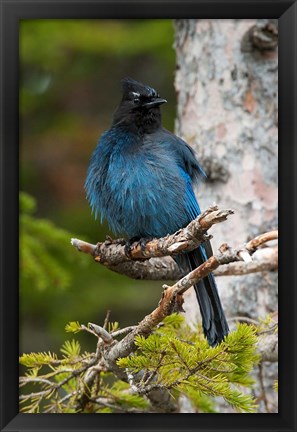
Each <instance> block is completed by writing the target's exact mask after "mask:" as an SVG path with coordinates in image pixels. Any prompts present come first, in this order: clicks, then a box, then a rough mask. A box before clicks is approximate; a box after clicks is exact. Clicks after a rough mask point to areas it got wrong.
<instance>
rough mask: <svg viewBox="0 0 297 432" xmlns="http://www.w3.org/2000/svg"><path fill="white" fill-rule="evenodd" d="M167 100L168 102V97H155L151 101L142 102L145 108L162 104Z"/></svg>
mask: <svg viewBox="0 0 297 432" xmlns="http://www.w3.org/2000/svg"><path fill="white" fill-rule="evenodd" d="M166 102H167V100H166V99H162V98H154V99H152V100H150V101H149V102H145V103H144V104H142V106H143V107H145V108H152V107H155V106H159V105H162V104H163V103H166Z"/></svg>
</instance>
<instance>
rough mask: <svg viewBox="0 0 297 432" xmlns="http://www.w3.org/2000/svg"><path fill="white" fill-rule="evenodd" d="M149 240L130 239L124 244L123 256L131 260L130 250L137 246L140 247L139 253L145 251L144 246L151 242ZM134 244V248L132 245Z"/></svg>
mask: <svg viewBox="0 0 297 432" xmlns="http://www.w3.org/2000/svg"><path fill="white" fill-rule="evenodd" d="M151 240H152V239H151V238H140V237H132V238H131V239H130V240H128V241H127V242H126V243H125V255H126V256H127V257H128V258H130V259H131V258H132V250H133V249H134V248H137V246H139V247H140V250H141V252H144V251H145V249H146V245H147V243H148V242H149V241H151ZM134 243H136V244H135V245H134V246H133V244H134Z"/></svg>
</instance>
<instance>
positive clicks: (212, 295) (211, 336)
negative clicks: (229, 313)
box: [178, 242, 229, 346]
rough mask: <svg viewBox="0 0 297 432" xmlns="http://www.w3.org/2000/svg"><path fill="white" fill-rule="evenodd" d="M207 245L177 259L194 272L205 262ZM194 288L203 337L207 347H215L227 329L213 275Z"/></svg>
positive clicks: (208, 246)
mask: <svg viewBox="0 0 297 432" xmlns="http://www.w3.org/2000/svg"><path fill="white" fill-rule="evenodd" d="M205 243H206V242H205ZM207 243H208V244H205V247H204V246H203V245H204V244H203V245H201V246H200V247H199V248H198V249H195V250H193V251H191V252H188V253H186V254H184V255H182V256H179V257H178V258H179V259H180V258H182V260H183V264H186V262H185V261H187V266H188V267H189V269H190V270H194V269H195V268H196V267H198V266H199V265H201V264H202V263H203V262H205V261H206V260H207V258H208V255H210V253H208V254H207V253H206V248H207V249H210V251H211V247H210V244H209V242H207ZM194 288H195V292H196V296H197V299H198V303H199V306H200V313H201V317H202V328H203V332H204V335H205V337H206V338H207V341H208V343H209V345H210V346H215V345H217V344H219V343H220V342H221V341H222V340H223V339H224V337H225V336H227V334H228V333H229V327H228V323H227V320H226V317H225V314H224V311H223V307H222V304H221V300H220V297H219V294H218V289H217V285H216V282H215V279H214V276H213V274H212V273H210V274H209V275H208V276H207V277H206V278H204V279H202V280H201V281H199V282H198V283H197V284H196V285H194Z"/></svg>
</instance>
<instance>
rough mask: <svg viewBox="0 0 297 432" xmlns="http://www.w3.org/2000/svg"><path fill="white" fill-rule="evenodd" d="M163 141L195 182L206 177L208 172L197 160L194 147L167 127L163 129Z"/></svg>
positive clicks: (199, 181)
mask: <svg viewBox="0 0 297 432" xmlns="http://www.w3.org/2000/svg"><path fill="white" fill-rule="evenodd" d="M161 135H162V142H163V143H165V145H166V146H168V147H169V148H170V151H171V152H172V153H173V154H174V155H175V158H176V162H177V164H178V165H179V166H180V167H181V168H182V169H183V170H184V171H185V172H186V173H187V174H188V175H189V176H190V178H191V181H192V183H193V184H195V185H196V184H199V183H201V182H203V181H204V180H205V179H206V174H205V172H204V170H203V168H202V167H201V165H200V164H199V162H198V160H197V155H196V153H195V151H194V149H193V148H192V147H191V146H189V145H188V144H187V143H186V142H185V141H184V140H183V139H181V138H179V137H178V136H176V135H174V134H173V133H171V132H170V131H168V130H167V129H165V128H163V129H162V131H161Z"/></svg>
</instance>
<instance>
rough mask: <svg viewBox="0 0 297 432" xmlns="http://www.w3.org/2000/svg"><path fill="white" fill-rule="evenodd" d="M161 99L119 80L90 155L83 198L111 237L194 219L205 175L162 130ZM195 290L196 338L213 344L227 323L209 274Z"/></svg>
mask: <svg viewBox="0 0 297 432" xmlns="http://www.w3.org/2000/svg"><path fill="white" fill-rule="evenodd" d="M165 102H166V101H165V100H164V99H161V98H160V96H159V95H158V93H157V92H156V91H155V90H154V89H152V88H150V87H148V86H144V85H143V84H141V83H138V82H137V81H134V80H131V79H126V80H124V81H123V99H122V101H121V103H120V105H119V107H118V109H117V111H116V112H115V114H114V119H113V124H112V127H111V128H110V129H109V130H108V131H107V132H105V133H104V134H103V135H102V136H101V138H100V140H99V142H98V145H97V147H96V149H95V151H94V153H93V155H92V158H91V161H90V165H89V168H88V173H87V179H86V183H85V189H86V193H87V198H88V200H89V202H90V205H91V208H92V210H93V212H94V213H95V217H97V215H98V214H99V213H100V217H101V222H102V220H103V219H104V218H106V220H107V222H108V224H109V226H110V228H111V230H112V231H113V232H114V233H115V234H125V235H127V236H128V237H130V238H132V237H139V238H145V237H163V236H165V235H166V234H171V233H174V232H175V231H177V230H178V229H180V228H182V227H184V226H186V225H187V224H188V223H189V222H190V221H191V220H192V219H194V218H195V217H197V216H198V215H199V214H200V208H199V205H198V202H197V200H196V197H195V194H194V191H193V187H194V186H195V185H196V184H198V183H199V182H200V181H201V180H202V179H203V178H204V177H205V173H204V171H203V170H202V168H201V167H200V165H199V163H198V161H197V159H196V156H195V154H194V152H193V150H192V148H191V147H190V146H188V144H186V143H185V142H184V141H183V140H182V139H180V138H178V137H177V136H175V135H174V134H172V133H171V132H169V131H167V130H166V129H164V128H163V127H162V125H161V114H160V108H159V106H160V105H161V104H162V103H165ZM209 247H210V246H209ZM209 247H208V248H209ZM206 259H207V255H206V250H205V248H204V247H203V246H201V247H200V248H198V249H197V250H196V251H193V252H190V253H189V254H184V255H181V256H179V257H178V258H177V262H179V263H180V264H183V265H184V264H186V265H187V266H188V268H189V269H192V268H195V267H196V266H197V265H199V264H201V262H204V261H205V260H206ZM195 289H196V293H197V298H198V302H199V305H200V310H201V314H202V324H203V329H204V333H205V335H206V337H207V339H208V342H209V343H210V345H215V344H216V343H218V342H220V341H221V340H222V339H223V337H224V336H225V335H226V334H227V333H228V325H227V322H226V319H225V316H224V313H223V310H222V306H221V303H220V300H219V297H218V294H217V288H216V285H215V281H214V278H213V276H212V275H209V277H207V278H205V279H204V280H203V281H201V283H199V284H198V285H197V286H196V287H195ZM197 291H199V292H197Z"/></svg>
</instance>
